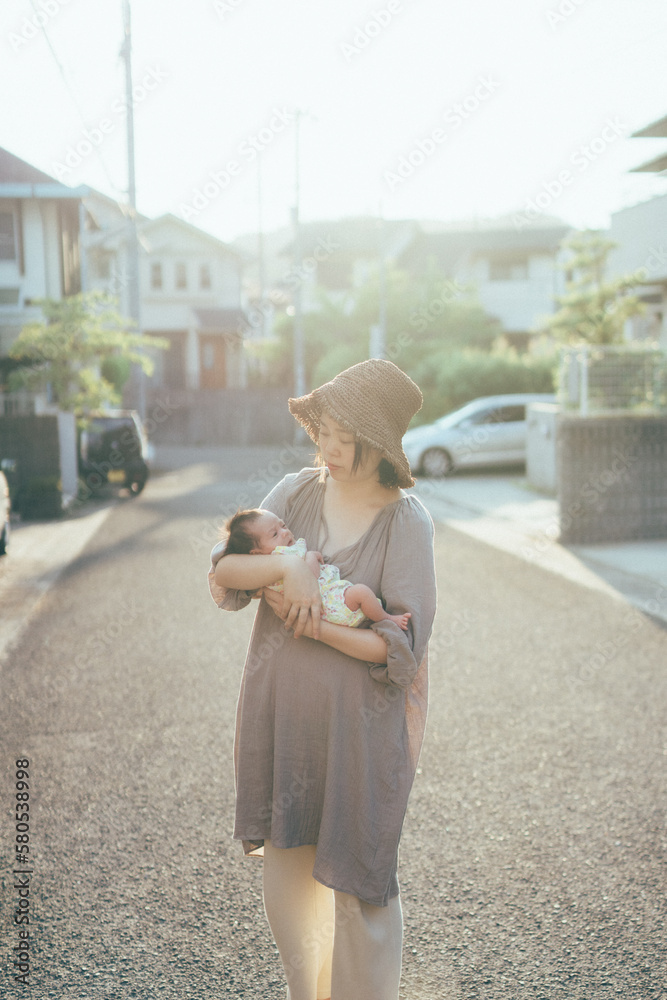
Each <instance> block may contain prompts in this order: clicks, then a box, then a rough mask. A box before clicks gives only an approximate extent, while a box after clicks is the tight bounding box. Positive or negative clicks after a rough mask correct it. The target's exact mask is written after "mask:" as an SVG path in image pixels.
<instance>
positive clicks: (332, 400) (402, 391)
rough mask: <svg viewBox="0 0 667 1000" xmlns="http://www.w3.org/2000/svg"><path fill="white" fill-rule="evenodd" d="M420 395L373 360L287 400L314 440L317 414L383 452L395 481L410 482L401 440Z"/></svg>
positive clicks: (388, 364) (387, 364) (388, 365)
mask: <svg viewBox="0 0 667 1000" xmlns="http://www.w3.org/2000/svg"><path fill="white" fill-rule="evenodd" d="M422 402H423V397H422V394H421V392H420V390H419V388H418V386H417V385H415V383H414V382H413V381H412V379H411V378H410V377H409V376H408V375H406V374H405V372H403V371H401V369H400V368H398V367H397V366H396V365H395V364H394V363H393V362H392V361H384V360H382V359H381V358H371V359H370V360H369V361H362V362H361V363H360V364H358V365H353V366H352V367H351V368H346V370H345V371H344V372H341V373H340V374H339V375H336V377H335V378H334V379H332V380H331V382H326V383H325V384H324V385H321V386H320V387H319V389H314V390H313V391H312V392H311V393H309V394H308V395H307V396H300V397H299V398H298V399H290V400H289V408H290V412H291V413H292V414H293V416H294V417H296V419H297V420H298V421H299V423H300V424H302V426H303V427H305V429H306V431H307V432H308V434H309V435H310V437H311V438H312V439H313V441H314V442H315V443H316V444H317V443H318V439H319V433H320V414H321V413H322V412H325V413H328V414H329V415H330V416H331V417H332V418H333V419H334V420H335V421H336V423H337V424H340V425H341V427H345V428H347V430H349V431H350V432H351V433H353V434H354V435H355V437H357V438H358V439H359V440H361V441H362V442H364V443H365V444H367V445H370V447H371V448H375V449H377V451H379V452H381V453H382V456H383V458H386V459H387V461H388V462H391V464H392V465H393V466H394V468H395V469H396V473H397V475H398V485H399V486H401V487H404V488H405V487H408V486H414V479H413V478H412V475H411V473H410V465H409V462H408V460H407V457H406V455H405V452H404V451H403V447H402V444H401V441H402V438H403V435H404V434H405V432H406V430H407V429H408V424H409V423H410V420H411V419H412V417H413V416H414V414H415V413H417V411H418V410H420V409H421V405H422Z"/></svg>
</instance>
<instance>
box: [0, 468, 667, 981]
mask: <svg viewBox="0 0 667 1000" xmlns="http://www.w3.org/2000/svg"><path fill="white" fill-rule="evenodd" d="M168 458H169V461H170V463H171V464H172V465H180V464H182V465H183V466H184V467H183V468H182V469H178V468H177V469H173V470H171V471H169V470H167V471H165V472H164V474H163V475H160V476H156V477H155V478H154V479H153V480H152V481H151V482H150V483H149V485H148V487H147V489H146V490H145V492H144V493H143V494H142V495H141V496H140V497H139V498H137V499H135V500H131V501H123V500H121V501H120V502H119V503H118V505H117V507H116V508H115V509H114V511H113V512H112V513H111V514H110V516H109V517H108V519H107V521H106V522H105V525H104V528H103V530H101V531H100V532H99V534H98V535H96V536H95V538H94V539H93V540H92V542H91V543H89V545H88V546H87V548H86V549H85V551H84V552H83V554H82V555H81V556H80V557H79V558H78V559H76V560H75V562H74V563H73V564H72V565H71V566H70V568H69V569H68V570H67V571H66V572H65V573H64V574H63V575H62V576H61V577H60V579H59V580H58V582H57V583H56V584H55V586H54V588H53V589H52V590H51V591H50V592H49V593H48V594H47V595H46V597H45V598H44V600H43V601H42V602H41V604H40V606H39V609H38V611H37V613H36V614H35V615H34V616H33V617H32V619H31V621H30V623H29V627H28V628H27V629H26V631H25V633H24V634H23V637H22V639H21V640H20V642H19V643H18V644H17V645H16V646H15V647H14V649H13V650H11V651H10V654H9V655H8V657H7V658H6V660H5V662H4V663H3V664H2V666H1V668H0V670H1V683H2V691H3V698H2V703H1V705H0V745H1V746H2V750H3V755H2V760H3V784H2V791H3V799H2V817H3V820H2V826H3V836H2V843H3V844H4V845H5V850H4V858H5V864H4V866H3V874H2V887H1V890H2V902H3V913H4V919H3V921H2V930H1V934H0V944H1V947H2V968H1V970H0V975H1V976H2V981H1V983H0V995H2V996H7V997H13V996H19V995H22V996H25V995H28V991H27V990H26V989H25V988H23V987H20V986H18V985H13V982H12V976H13V969H12V966H11V963H12V960H13V959H12V949H13V948H14V947H15V946H16V945H17V943H18V928H17V927H16V926H14V925H13V924H12V913H13V910H14V907H15V905H16V899H17V890H16V889H15V888H13V885H14V876H13V875H12V873H11V871H12V867H11V866H12V862H13V837H14V823H13V810H14V781H15V776H14V772H15V767H14V761H15V759H17V758H19V757H26V758H29V759H30V762H31V763H30V784H31V790H30V795H31V799H30V805H31V828H30V838H31V840H30V844H31V854H30V860H31V864H32V869H33V871H34V874H32V875H31V896H30V920H31V923H30V935H31V936H30V952H31V972H30V982H31V989H30V992H29V995H30V996H31V997H33V998H36V1000H41V998H47V997H48V998H51V997H53V998H57V1000H69V998H76V1000H79V998H81V1000H84V998H85V1000H87V998H91V1000H97V998H105V1000H106V998H119V1000H120V998H123V1000H124V998H126V997H138V998H154V997H159V998H169V1000H172V998H174V1000H175V998H179V1000H180V998H189V997H193V998H195V997H196V998H206V1000H209V998H218V997H220V998H222V997H245V998H249V1000H250V998H251V1000H283V998H284V995H285V994H284V986H283V977H282V973H281V968H280V964H279V962H278V958H277V954H276V950H275V947H274V945H273V942H272V939H271V936H270V934H269V931H268V928H267V925H266V920H265V917H264V913H263V908H262V901H261V862H260V861H256V860H252V859H245V860H244V859H243V857H242V853H241V849H240V847H239V846H238V845H237V844H236V843H234V842H233V841H232V840H231V826H232V813H233V778H232V764H231V758H232V738H233V722H234V710H235V703H236V693H237V689H238V683H239V678H240V669H241V664H242V661H243V653H244V649H245V645H246V642H247V638H248V635H249V632H250V628H251V624H252V612H251V611H250V610H248V611H246V612H243V613H240V614H238V615H229V614H224V613H222V612H219V611H216V609H215V607H214V606H213V604H212V602H211V600H210V598H209V596H208V590H207V587H206V582H205V572H206V567H207V553H208V551H209V549H210V546H211V544H212V541H213V540H214V536H215V530H216V525H217V524H218V523H219V522H220V521H221V520H222V519H223V518H224V517H225V516H226V514H227V513H230V512H231V511H232V510H233V509H234V508H235V506H236V504H237V503H239V504H243V505H245V504H246V503H249V502H252V503H255V502H257V501H259V500H260V499H261V497H262V496H263V494H264V492H265V489H264V485H263V484H264V483H265V482H267V483H269V484H270V483H271V482H273V481H275V479H277V478H278V477H279V475H281V474H283V473H284V472H285V471H291V470H292V469H296V468H298V467H300V464H301V462H300V461H299V460H298V456H295V455H290V454H289V453H287V452H285V453H283V455H282V458H281V456H280V455H279V456H276V455H275V452H261V451H259V450H254V451H241V450H240V449H239V450H229V451H228V452H224V453H223V452H221V451H217V452H216V451H211V452H210V453H208V452H207V453H204V452H200V453H199V455H198V456H197V459H196V461H195V462H194V464H192V462H193V460H192V458H189V457H188V455H187V453H185V452H177V451H174V452H173V453H171V454H170V455H169V456H168ZM188 461H189V462H190V463H191V464H189V465H187V467H186V465H185V463H187V462H188ZM270 463H273V464H272V465H270ZM437 559H438V570H439V593H440V606H439V612H438V619H437V624H436V629H435V635H434V640H433V657H432V674H431V677H432V680H431V710H430V716H429V723H428V729H427V739H426V743H425V747H424V752H423V755H422V759H421V766H420V772H419V774H418V776H417V780H416V784H415V788H414V790H413V794H412V798H411V801H410V806H409V809H408V814H407V817H406V823H405V829H404V835H403V840H402V847H401V869H400V878H401V886H402V897H403V906H404V913H405V951H404V975H403V987H402V993H401V997H402V1000H442V998H445V1000H473V998H479V1000H496V998H497V1000H523V998H527V1000H528V998H530V1000H533V998H544V1000H561V998H562V1000H603V998H604V1000H606V998H617V997H622V998H624V1000H625V998H631V1000H649V998H651V1000H653V998H661V997H667V981H666V975H665V940H666V939H665V922H664V921H665V913H664V910H665V865H664V858H665V798H666V793H665V784H666V783H665V764H666V763H667V734H666V733H665V686H666V683H665V666H666V664H667V633H666V632H665V631H664V630H663V629H661V628H660V627H659V626H658V625H656V623H655V622H653V621H651V620H649V619H647V618H644V617H643V616H642V615H641V614H639V612H637V611H634V610H633V609H631V608H629V607H628V606H626V605H623V604H621V603H619V602H617V601H615V600H613V599H611V598H609V597H608V596H606V595H604V594H600V593H596V592H594V591H591V590H586V589H584V588H581V587H578V586H576V585H575V584H573V583H571V582H568V581H566V580H563V579H561V578H559V577H556V576H553V575H551V574H549V573H546V572H544V571H541V570H540V569H538V568H536V567H533V566H530V565H528V564H526V563H524V562H522V561H520V560H518V559H515V558H514V557H512V556H510V555H507V554H505V553H502V552H499V551H496V550H494V549H492V548H489V547H487V546H485V545H483V544H481V543H479V542H476V541H474V540H473V539H471V538H469V537H466V536H464V535H461V534H459V533H457V532H455V531H452V530H450V529H448V528H444V527H443V528H439V529H438V532H437ZM349 1000H356V998H349Z"/></svg>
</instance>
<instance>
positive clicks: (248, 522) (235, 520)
mask: <svg viewBox="0 0 667 1000" xmlns="http://www.w3.org/2000/svg"><path fill="white" fill-rule="evenodd" d="M225 533H226V535H227V545H226V546H225V552H224V555H226V556H228V555H233V554H238V555H270V554H272V553H274V552H275V553H278V554H288V555H295V556H298V557H299V558H300V559H303V560H305V563H306V565H307V566H308V567H309V569H310V570H311V571H312V573H313V574H314V575H315V576H316V577H317V578H318V582H319V585H320V597H321V598H322V618H323V619H324V620H325V621H328V622H332V623H333V624H334V625H349V626H350V627H351V628H356V627H357V626H359V625H361V623H362V622H363V621H366V620H367V619H370V620H371V621H372V622H384V621H391V622H394V623H395V624H396V625H398V626H399V627H400V628H402V629H404V630H405V629H407V627H408V619H409V618H410V617H411V615H410V612H407V613H406V614H404V615H389V614H387V612H386V611H385V610H384V608H383V607H382V605H381V603H380V601H379V600H378V598H377V597H376V596H375V594H374V593H373V591H372V590H371V589H370V587H367V586H366V585H365V584H364V583H350V581H349V580H341V579H340V573H339V571H338V568H337V567H336V566H330V565H328V564H326V563H325V562H324V560H323V559H322V554H321V553H320V552H313V551H312V550H311V551H308V549H307V547H306V540H305V538H299V539H298V540H296V539H295V538H294V535H293V534H292V532H291V531H290V530H289V528H288V527H287V525H286V524H285V522H284V521H281V520H280V518H279V517H277V516H276V515H275V514H272V513H271V511H269V510H261V509H259V508H256V509H253V510H242V511H239V512H238V513H237V514H235V515H234V516H233V517H232V518H230V520H229V521H228V522H227V524H226V525H225ZM269 589H270V590H276V591H278V593H282V592H283V585H282V582H280V581H279V582H278V583H274V584H271V586H270V588H269Z"/></svg>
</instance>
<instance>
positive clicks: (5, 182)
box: [0, 149, 89, 409]
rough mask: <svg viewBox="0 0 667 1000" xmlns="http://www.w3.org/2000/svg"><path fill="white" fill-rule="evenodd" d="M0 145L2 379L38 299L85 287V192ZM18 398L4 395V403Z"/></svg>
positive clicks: (35, 317)
mask: <svg viewBox="0 0 667 1000" xmlns="http://www.w3.org/2000/svg"><path fill="white" fill-rule="evenodd" d="M88 190H89V189H88V188H85V187H80V188H70V187H67V186H66V185H64V184H61V183H60V182H59V181H56V180H54V179H53V178H52V177H49V176H48V174H44V173H42V171H41V170H37V169H36V168H35V167H32V166H30V164H28V163H25V162H24V161H23V160H20V159H19V158H18V157H17V156H14V155H13V154H12V153H9V152H8V151H7V150H6V149H0V381H2V382H4V376H5V374H6V373H7V371H9V370H10V369H11V367H12V366H13V363H12V362H10V361H9V359H8V358H7V353H8V351H9V348H10V347H11V345H12V344H13V342H14V341H15V340H16V338H17V337H18V335H19V333H20V331H21V329H22V327H23V326H24V325H25V324H26V323H30V322H34V321H35V320H38V319H40V317H41V311H40V310H39V308H38V307H36V306H35V305H34V302H35V301H36V300H37V299H41V298H51V299H60V298H63V297H64V296H66V295H72V294H75V293H76V292H78V291H80V290H81V265H80V249H81V231H82V227H83V210H82V204H83V201H82V200H83V198H84V196H85V195H86V194H87V193H88ZM16 405H17V401H16V400H14V401H10V400H5V407H6V408H7V407H9V408H10V409H11V407H14V406H16Z"/></svg>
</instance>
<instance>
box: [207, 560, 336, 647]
mask: <svg viewBox="0 0 667 1000" xmlns="http://www.w3.org/2000/svg"><path fill="white" fill-rule="evenodd" d="M278 580H282V581H283V594H282V596H281V595H280V594H275V596H276V597H277V598H278V601H279V602H280V607H281V609H282V608H284V611H285V614H284V615H281V617H282V618H283V621H284V622H285V624H286V625H287V626H288V628H293V629H294V635H295V637H298V636H300V635H301V634H302V633H303V629H304V626H305V624H306V622H307V621H308V622H311V627H312V634H313V638H315V639H318V638H319V632H320V608H321V599H320V587H319V584H318V582H317V578H316V577H315V576H314V575H313V573H312V572H311V571H310V569H309V568H308V566H306V564H305V562H304V561H303V560H302V559H295V558H294V556H283V555H275V554H274V555H269V556H263V555H257V556H250V555H248V556H242V555H231V556H223V557H222V559H219V560H218V562H217V565H216V567H215V582H216V583H217V585H218V586H219V587H226V588H228V589H231V590H247V591H253V590H259V589H260V588H261V587H268V586H270V585H271V584H272V583H277V582H278ZM269 593H271V591H269Z"/></svg>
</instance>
